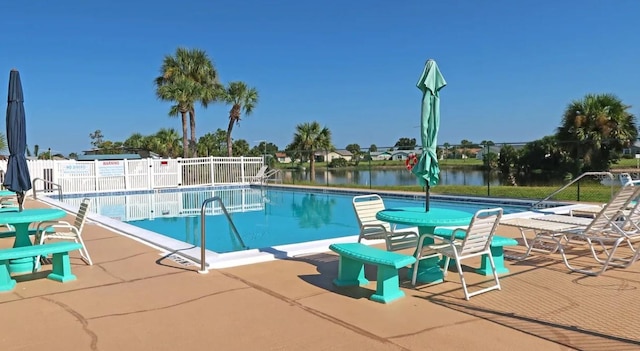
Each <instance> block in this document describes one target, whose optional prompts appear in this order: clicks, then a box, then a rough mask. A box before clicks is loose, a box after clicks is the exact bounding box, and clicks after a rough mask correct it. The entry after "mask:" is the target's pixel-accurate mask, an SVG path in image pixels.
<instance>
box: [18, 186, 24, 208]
mask: <svg viewBox="0 0 640 351" xmlns="http://www.w3.org/2000/svg"><path fill="white" fill-rule="evenodd" d="M16 197H17V198H18V211H19V212H22V209H24V205H23V204H24V191H18V192H17V193H16Z"/></svg>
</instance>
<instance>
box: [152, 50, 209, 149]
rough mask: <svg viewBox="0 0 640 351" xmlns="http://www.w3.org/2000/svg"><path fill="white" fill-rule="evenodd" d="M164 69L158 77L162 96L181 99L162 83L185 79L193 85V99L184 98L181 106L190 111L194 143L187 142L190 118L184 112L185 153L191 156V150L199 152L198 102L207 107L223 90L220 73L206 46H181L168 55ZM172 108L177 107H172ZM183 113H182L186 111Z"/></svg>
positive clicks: (178, 81) (163, 98)
mask: <svg viewBox="0 0 640 351" xmlns="http://www.w3.org/2000/svg"><path fill="white" fill-rule="evenodd" d="M160 71H161V75H160V76H159V77H157V78H156V80H155V82H156V87H157V89H158V90H157V95H158V97H160V99H162V100H168V101H174V102H178V101H176V100H175V99H173V97H172V96H170V95H164V94H161V93H160V91H159V90H160V88H161V87H163V86H167V85H175V84H182V83H181V81H184V80H186V81H188V82H189V83H190V84H191V85H192V87H191V88H190V89H189V93H190V96H189V98H188V99H186V100H189V102H188V103H186V101H183V103H182V105H183V106H181V110H182V109H184V110H186V114H188V115H189V127H190V129H191V137H190V143H188V144H189V145H187V144H186V143H185V142H184V140H185V139H186V130H187V121H186V115H185V116H183V118H182V123H183V127H182V130H183V134H184V136H183V149H184V150H183V155H184V157H188V155H189V154H191V155H193V156H196V154H197V151H196V111H195V106H194V104H195V102H198V101H199V102H200V104H201V105H202V106H203V107H204V108H206V107H207V106H208V104H209V103H211V102H214V101H216V100H217V99H218V97H219V93H220V90H221V86H220V83H219V82H218V73H217V72H216V69H215V68H214V66H213V62H212V61H211V59H210V58H209V56H208V55H207V53H206V52H205V51H204V50H199V49H186V48H178V49H177V50H176V53H175V56H171V55H167V56H165V58H164V60H163V63H162V67H161V69H160ZM172 112H175V111H173V109H172ZM180 113H181V114H182V111H180ZM170 115H171V116H175V115H177V114H175V113H173V114H172V113H170ZM189 151H191V153H189Z"/></svg>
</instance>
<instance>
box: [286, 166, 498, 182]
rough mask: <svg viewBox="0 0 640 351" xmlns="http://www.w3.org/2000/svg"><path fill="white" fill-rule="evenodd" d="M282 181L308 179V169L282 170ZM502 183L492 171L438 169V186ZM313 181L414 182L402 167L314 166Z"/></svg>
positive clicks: (412, 177) (414, 179) (414, 178)
mask: <svg viewBox="0 0 640 351" xmlns="http://www.w3.org/2000/svg"><path fill="white" fill-rule="evenodd" d="M282 176H283V179H284V180H285V182H294V183H295V182H300V181H304V180H308V179H309V170H305V171H294V170H283V172H282ZM487 182H489V184H490V185H502V184H501V181H500V179H499V177H498V175H497V174H496V173H492V174H487V172H486V171H482V170H473V169H468V168H450V167H447V168H442V169H441V170H440V183H439V184H441V185H475V186H483V185H487ZM316 183H318V184H358V185H369V184H371V185H384V186H393V185H418V184H419V183H418V180H417V178H416V177H415V176H414V175H413V174H412V173H410V172H408V171H407V170H406V169H398V168H394V169H372V170H371V171H369V170H346V169H329V170H326V169H316Z"/></svg>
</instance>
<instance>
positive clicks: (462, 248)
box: [411, 207, 502, 300]
mask: <svg viewBox="0 0 640 351" xmlns="http://www.w3.org/2000/svg"><path fill="white" fill-rule="evenodd" d="M500 218H502V208H499V207H498V208H490V209H486V210H479V211H478V212H476V213H475V215H474V216H473V219H472V220H471V223H470V224H469V227H468V228H457V229H455V230H454V231H453V232H452V233H451V238H450V239H448V240H447V239H443V238H441V237H439V236H436V235H432V234H422V236H421V237H420V240H419V242H418V249H417V250H416V263H415V264H414V266H413V277H412V278H411V284H412V285H414V286H415V285H416V279H417V273H418V270H419V269H418V264H419V263H420V260H423V259H426V258H432V257H434V256H438V255H442V256H444V257H446V258H445V262H444V276H446V275H447V272H448V269H447V268H448V267H449V261H450V259H452V258H453V259H455V261H456V267H457V269H458V273H459V274H460V281H461V282H462V289H463V290H464V297H465V299H466V300H469V298H471V297H472V296H475V295H478V294H482V293H484V292H487V291H490V290H495V289H497V290H500V289H501V287H500V281H499V279H498V272H497V271H496V265H495V263H494V262H493V256H492V255H491V247H490V246H491V240H492V239H493V235H494V234H495V232H496V228H498V224H499V223H500ZM458 231H463V232H465V233H466V235H465V238H464V240H456V239H455V236H456V234H457V233H458ZM426 238H431V239H433V240H434V244H427V245H424V241H425V239H426ZM436 240H438V241H441V243H435V242H436ZM482 255H487V256H488V257H489V263H490V264H491V271H492V273H493V279H494V281H495V284H494V285H492V286H490V287H487V288H484V289H481V290H478V291H474V292H472V293H470V292H469V290H468V288H467V283H466V281H465V279H464V272H463V271H462V264H461V261H462V260H465V259H468V258H472V257H477V256H482Z"/></svg>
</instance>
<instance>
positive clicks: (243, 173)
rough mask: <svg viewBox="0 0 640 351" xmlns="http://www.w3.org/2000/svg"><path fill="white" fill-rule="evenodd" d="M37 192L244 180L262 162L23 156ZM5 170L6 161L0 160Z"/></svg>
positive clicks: (255, 159)
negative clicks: (62, 158) (53, 186)
mask: <svg viewBox="0 0 640 351" xmlns="http://www.w3.org/2000/svg"><path fill="white" fill-rule="evenodd" d="M27 164H28V166H29V173H30V175H31V179H35V178H41V179H44V180H45V181H46V182H38V183H37V184H35V185H34V187H37V189H36V190H37V191H38V192H45V193H48V192H53V191H54V189H53V188H51V185H50V184H51V183H55V184H59V185H60V186H61V187H62V189H63V191H64V193H65V194H80V193H92V192H117V191H132V190H153V189H162V188H178V187H194V186H207V185H219V184H238V183H246V182H247V181H246V180H247V178H248V177H251V176H255V175H256V174H257V173H258V170H259V169H260V167H261V166H262V164H263V159H262V157H199V158H189V159H180V158H178V159H150V158H148V159H138V160H94V161H75V160H27ZM0 170H1V171H3V172H6V170H7V161H5V160H0Z"/></svg>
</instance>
